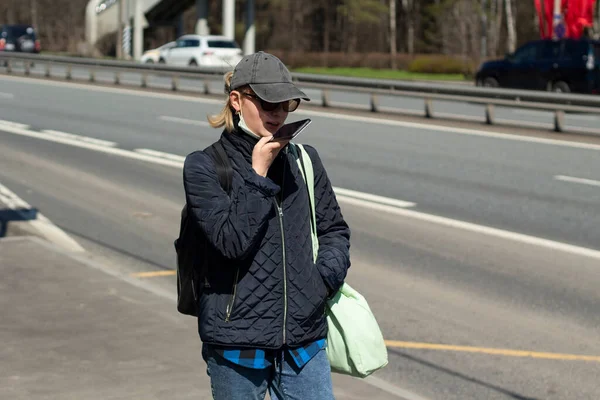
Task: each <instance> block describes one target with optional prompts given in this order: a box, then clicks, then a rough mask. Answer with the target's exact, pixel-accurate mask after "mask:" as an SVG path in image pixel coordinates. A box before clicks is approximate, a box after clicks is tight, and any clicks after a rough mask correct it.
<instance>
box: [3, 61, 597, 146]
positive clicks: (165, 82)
mask: <svg viewBox="0 0 600 400" xmlns="http://www.w3.org/2000/svg"><path fill="white" fill-rule="evenodd" d="M4 70H5V69H4V68H2V67H0V71H4ZM13 71H14V73H16V74H19V75H23V74H24V68H23V65H22V64H19V63H17V64H16V65H15V66H14V68H13ZM66 71H67V69H66V67H64V66H60V65H58V66H56V65H55V66H52V67H51V76H52V77H59V78H64V77H65V75H66ZM31 74H32V76H43V75H44V74H45V65H42V64H41V63H39V64H37V65H35V66H34V67H33V68H32V69H31ZM71 75H72V79H73V80H76V81H84V82H85V81H88V80H89V76H90V74H89V70H87V69H84V68H73V69H72V71H71ZM95 79H96V81H98V82H101V83H107V84H111V83H112V82H114V79H115V76H114V73H111V72H108V71H103V70H99V71H96V72H95ZM141 80H142V77H141V75H140V74H138V73H129V72H127V73H122V74H121V75H120V82H121V83H122V84H123V85H130V86H139V85H140V82H141ZM147 84H148V86H149V87H153V88H160V89H167V90H170V89H171V85H172V83H171V79H170V78H167V77H161V76H149V77H148V80H147ZM203 84H204V82H202V81H199V80H195V79H180V80H179V83H178V85H179V88H180V90H185V91H190V92H197V93H201V92H203V91H204V86H203ZM440 84H445V85H458V84H455V83H443V82H442V83H440ZM209 89H210V91H211V93H222V92H223V82H222V80H220V79H218V78H215V79H214V80H210V81H209ZM306 93H307V94H308V95H309V96H310V97H311V99H313V102H316V103H318V104H322V101H321V91H319V90H315V89H306ZM378 99H379V105H380V107H381V108H382V109H384V110H388V111H397V112H400V113H405V114H414V115H424V103H423V100H420V99H416V98H407V97H396V96H379V98H378ZM330 102H332V104H338V105H343V104H347V105H350V107H361V108H363V109H368V108H369V107H370V106H369V104H370V97H369V95H367V94H358V93H352V92H340V91H333V92H331V93H330ZM433 110H434V114H435V115H436V116H439V117H443V118H450V119H453V118H454V119H461V120H471V121H480V122H481V121H485V110H484V107H483V106H482V105H477V104H467V103H461V102H452V101H434V102H433ZM496 120H497V122H498V123H502V124H509V125H516V126H528V127H536V128H544V129H552V127H553V126H554V125H553V123H554V122H553V121H554V115H553V113H551V112H548V111H537V110H523V109H513V108H507V107H496ZM565 122H566V126H567V127H568V129H569V130H571V131H578V132H584V133H593V134H597V135H600V115H593V114H567V115H566V117H565Z"/></svg>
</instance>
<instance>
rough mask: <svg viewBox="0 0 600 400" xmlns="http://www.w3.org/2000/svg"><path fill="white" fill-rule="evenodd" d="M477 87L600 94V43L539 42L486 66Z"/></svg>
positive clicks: (573, 40) (482, 70)
mask: <svg viewBox="0 0 600 400" xmlns="http://www.w3.org/2000/svg"><path fill="white" fill-rule="evenodd" d="M475 82H476V84H477V86H486V87H506V88H518V89H531V90H550V91H554V92H574V93H600V41H595V40H590V39H581V40H575V39H563V40H536V41H533V42H528V43H526V44H524V45H523V46H521V47H519V48H518V49H517V51H515V52H514V53H512V54H509V55H507V56H506V58H505V59H504V60H496V61H488V62H486V63H483V64H482V65H481V67H480V68H479V71H478V72H477V75H476V78H475Z"/></svg>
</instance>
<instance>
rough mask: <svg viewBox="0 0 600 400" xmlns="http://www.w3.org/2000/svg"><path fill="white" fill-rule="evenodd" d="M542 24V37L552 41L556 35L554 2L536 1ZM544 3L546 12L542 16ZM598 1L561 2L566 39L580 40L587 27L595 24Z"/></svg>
mask: <svg viewBox="0 0 600 400" xmlns="http://www.w3.org/2000/svg"><path fill="white" fill-rule="evenodd" d="M534 3H535V8H536V10H537V14H538V19H539V23H540V37H541V38H542V39H550V38H552V37H553V36H554V35H553V33H554V24H553V14H554V0H534ZM542 3H543V6H544V7H543V8H544V10H543V11H544V12H543V15H542ZM595 4H596V0H561V14H562V17H563V23H564V24H565V28H566V34H565V37H569V38H575V39H579V38H581V36H582V35H583V30H584V28H586V27H589V26H593V24H594V9H595Z"/></svg>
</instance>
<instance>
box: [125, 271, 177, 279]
mask: <svg viewBox="0 0 600 400" xmlns="http://www.w3.org/2000/svg"><path fill="white" fill-rule="evenodd" d="M174 275H177V271H175V270H174V269H169V270H165V271H149V272H133V273H131V274H129V276H132V277H134V278H156V277H159V276H174Z"/></svg>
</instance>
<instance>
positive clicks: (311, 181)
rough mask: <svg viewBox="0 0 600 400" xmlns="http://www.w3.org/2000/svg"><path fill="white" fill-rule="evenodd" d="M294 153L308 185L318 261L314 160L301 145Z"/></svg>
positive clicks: (293, 148)
mask: <svg viewBox="0 0 600 400" xmlns="http://www.w3.org/2000/svg"><path fill="white" fill-rule="evenodd" d="M291 149H292V152H293V153H294V155H295V156H296V162H297V163H298V167H299V168H300V172H301V173H302V177H303V178H304V182H305V183H306V189H307V190H308V201H309V203H310V228H311V236H312V246H313V247H312V248H313V261H315V262H316V261H317V255H318V254H319V238H318V236H317V214H316V211H315V174H314V170H313V164H312V160H311V159H310V156H309V155H308V152H307V151H306V149H305V148H304V146H302V145H301V144H292V146H291Z"/></svg>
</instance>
